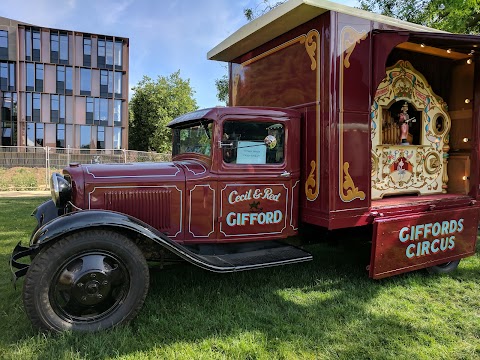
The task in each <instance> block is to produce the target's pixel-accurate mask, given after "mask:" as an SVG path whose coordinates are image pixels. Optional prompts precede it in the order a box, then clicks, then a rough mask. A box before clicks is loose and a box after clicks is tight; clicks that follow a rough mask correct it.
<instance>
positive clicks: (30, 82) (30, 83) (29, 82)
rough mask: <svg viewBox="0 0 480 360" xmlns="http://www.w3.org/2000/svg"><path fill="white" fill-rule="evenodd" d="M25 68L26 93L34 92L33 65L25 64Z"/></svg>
mask: <svg viewBox="0 0 480 360" xmlns="http://www.w3.org/2000/svg"><path fill="white" fill-rule="evenodd" d="M26 67H27V76H26V81H27V84H26V86H27V91H35V64H33V63H27V64H26Z"/></svg>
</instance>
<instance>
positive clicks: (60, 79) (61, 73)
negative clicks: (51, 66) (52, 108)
mask: <svg viewBox="0 0 480 360" xmlns="http://www.w3.org/2000/svg"><path fill="white" fill-rule="evenodd" d="M57 94H65V66H57Z"/></svg>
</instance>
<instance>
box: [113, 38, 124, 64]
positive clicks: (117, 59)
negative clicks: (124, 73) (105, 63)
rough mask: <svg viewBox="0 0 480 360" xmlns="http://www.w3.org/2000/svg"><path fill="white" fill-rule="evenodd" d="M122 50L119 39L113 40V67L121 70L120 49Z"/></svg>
mask: <svg viewBox="0 0 480 360" xmlns="http://www.w3.org/2000/svg"><path fill="white" fill-rule="evenodd" d="M122 50H123V43H122V42H121V41H115V57H114V61H115V69H117V70H122V62H123V60H122V52H123V51H122Z"/></svg>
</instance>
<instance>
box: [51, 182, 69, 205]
mask: <svg viewBox="0 0 480 360" xmlns="http://www.w3.org/2000/svg"><path fill="white" fill-rule="evenodd" d="M50 191H51V192H52V200H53V202H54V203H55V206H56V207H58V208H62V207H64V206H65V205H67V202H68V201H69V200H70V197H71V195H72V186H71V185H70V183H69V182H68V181H67V180H65V178H64V177H63V176H62V175H60V174H59V173H53V174H52V178H51V179H50Z"/></svg>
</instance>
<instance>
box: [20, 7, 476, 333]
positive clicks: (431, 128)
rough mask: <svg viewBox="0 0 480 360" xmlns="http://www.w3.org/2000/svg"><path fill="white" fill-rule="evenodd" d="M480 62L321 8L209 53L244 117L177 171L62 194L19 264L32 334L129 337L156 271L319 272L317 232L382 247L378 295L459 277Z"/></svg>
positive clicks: (131, 169) (224, 121)
mask: <svg viewBox="0 0 480 360" xmlns="http://www.w3.org/2000/svg"><path fill="white" fill-rule="evenodd" d="M478 44H480V37H476V36H467V35H453V34H447V33H441V32H435V31H433V29H429V28H424V27H421V26H418V25H415V24H410V23H406V22H402V21H399V20H395V19H391V18H387V17H383V16H378V15H373V14H370V13H367V12H364V11H360V10H357V9H351V8H348V7H345V6H341V5H338V4H333V3H330V2H328V1H320V0H316V1H301V0H292V1H289V2H287V3H286V4H284V5H282V6H279V7H278V8H276V9H274V10H272V11H271V12H269V13H267V14H266V15H265V16H263V17H261V18H259V19H256V20H254V21H253V22H251V23H250V24H248V25H246V26H245V27H243V28H242V29H240V30H239V31H238V32H236V33H235V34H233V35H232V36H230V37H229V38H227V39H226V40H225V41H224V42H222V43H221V44H219V45H218V46H217V47H216V48H214V49H213V50H211V51H210V52H209V54H208V56H209V58H210V59H213V60H221V61H227V62H229V72H230V106H228V107H217V108H211V109H204V110H199V111H196V112H193V113H190V114H185V115H182V116H180V117H178V118H177V119H174V120H173V121H172V122H171V123H170V124H169V126H170V127H171V128H172V131H173V161H172V162H171V163H139V164H125V165H118V164H89V165H80V164H71V165H70V166H69V167H68V168H66V169H64V171H63V175H60V174H54V175H53V176H52V183H51V187H52V197H53V199H52V201H49V202H47V203H45V204H43V205H41V206H40V207H39V208H37V210H36V211H35V213H34V215H35V217H36V218H37V220H38V227H37V229H36V231H35V232H34V234H33V235H32V238H31V239H30V244H29V246H28V247H23V246H21V245H20V244H19V245H17V247H16V248H15V249H14V251H13V254H12V258H11V265H12V269H13V270H14V276H15V279H17V278H18V277H21V276H23V275H26V279H25V282H24V303H25V308H26V311H27V314H28V315H29V317H30V319H31V320H32V322H33V323H34V324H35V325H37V326H39V327H41V328H43V329H47V330H54V331H62V330H66V329H72V330H78V331H95V330H99V329H105V328H108V327H111V326H115V325H117V324H120V323H124V322H126V321H128V320H130V319H131V318H133V317H134V316H135V314H136V313H137V311H138V310H139V308H140V307H141V305H142V303H143V300H144V298H145V296H146V293H147V290H148V268H147V263H146V261H158V262H160V263H161V264H162V266H164V265H167V264H170V263H176V262H178V261H188V262H190V263H192V264H194V265H197V266H199V267H201V268H203V269H207V270H210V271H215V272H232V271H240V270H248V269H255V268H262V267H269V266H276V265H285V264H292V263H298V262H303V261H308V260H311V259H312V256H311V255H310V254H309V253H308V252H307V251H306V250H305V249H303V248H302V247H299V246H298V245H299V244H300V245H301V241H302V238H301V237H300V243H299V240H298V236H297V235H299V231H300V230H301V229H302V227H303V226H304V225H308V226H311V227H314V228H315V229H316V232H315V235H314V236H312V235H310V236H308V239H305V240H308V241H321V240H322V238H323V235H324V234H328V233H333V234H335V232H336V231H339V230H341V229H358V231H359V232H363V233H367V234H369V237H370V239H371V241H372V247H371V259H370V263H369V264H366V265H367V269H368V271H369V276H370V277H372V278H374V279H379V278H384V277H387V276H391V275H395V274H399V273H403V272H407V271H412V270H417V269H421V268H428V269H430V271H432V272H448V271H451V270H453V269H455V268H456V266H457V265H458V262H459V260H460V259H462V258H464V257H466V256H469V255H472V254H474V253H475V245H476V237H477V227H478V221H479V219H478V216H479V208H478V206H477V205H476V202H477V200H478V198H479V196H480V194H479V191H480V188H479V175H480V174H479V164H478V161H479V155H480V154H479V149H480V148H479V145H478V142H479V139H480V129H479V125H478V124H479V115H480V114H479V113H478V110H477V109H478V102H479V101H480V100H479V99H480V97H479V96H476V95H477V94H478V93H479V90H480V82H479V81H478V73H479V71H478V70H476V69H478V66H479V65H478V64H477V62H478V58H477V55H476V52H475V51H476V50H475V49H476V48H477V46H478ZM300 235H301V231H300ZM292 239H295V246H294V245H292V244H293V241H292ZM352 241H355V238H353V239H352ZM25 256H30V257H31V258H32V259H33V260H32V263H31V264H30V265H28V264H25V263H22V262H20V261H19V259H21V258H22V257H25ZM339 261H341V260H339Z"/></svg>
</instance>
